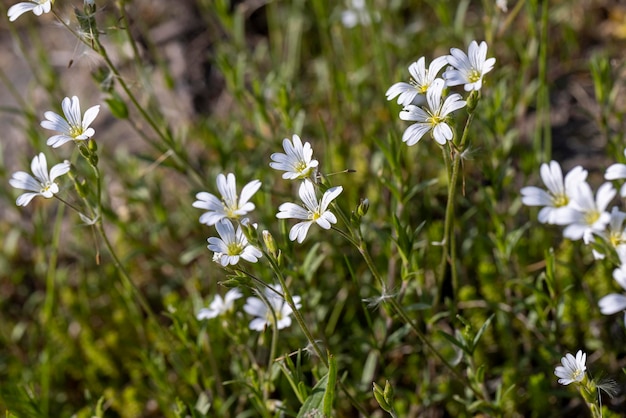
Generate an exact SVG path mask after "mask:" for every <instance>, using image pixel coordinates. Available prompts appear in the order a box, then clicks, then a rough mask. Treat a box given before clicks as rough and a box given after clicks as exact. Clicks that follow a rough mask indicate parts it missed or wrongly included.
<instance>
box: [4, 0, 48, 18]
mask: <svg viewBox="0 0 626 418" xmlns="http://www.w3.org/2000/svg"><path fill="white" fill-rule="evenodd" d="M51 7H52V1H51V0H34V1H25V2H21V3H17V4H15V5H13V6H11V7H10V8H9V11H8V12H7V16H9V21H10V22H14V21H15V20H16V19H17V18H18V17H20V16H21V15H23V14H24V13H26V12H30V11H32V12H33V13H34V14H35V16H41V14H42V13H48V12H50V9H51Z"/></svg>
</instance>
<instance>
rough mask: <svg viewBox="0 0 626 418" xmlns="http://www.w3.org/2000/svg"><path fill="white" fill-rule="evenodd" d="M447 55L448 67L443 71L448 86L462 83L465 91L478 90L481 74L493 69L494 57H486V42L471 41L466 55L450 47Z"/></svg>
mask: <svg viewBox="0 0 626 418" xmlns="http://www.w3.org/2000/svg"><path fill="white" fill-rule="evenodd" d="M450 54H451V55H448V64H450V65H451V66H452V67H454V68H449V69H447V70H446V71H445V72H444V73H443V78H444V80H446V83H447V85H448V86H458V85H460V84H464V89H465V91H472V90H480V88H481V87H482V83H483V76H484V75H485V74H487V73H488V72H489V71H491V70H492V69H493V66H494V64H495V63H496V59H495V58H489V59H487V43H486V42H485V41H483V42H481V43H480V46H479V45H478V43H477V42H476V41H472V42H471V43H470V45H469V48H468V55H469V56H468V55H466V54H465V52H463V51H461V50H460V49H458V48H451V49H450Z"/></svg>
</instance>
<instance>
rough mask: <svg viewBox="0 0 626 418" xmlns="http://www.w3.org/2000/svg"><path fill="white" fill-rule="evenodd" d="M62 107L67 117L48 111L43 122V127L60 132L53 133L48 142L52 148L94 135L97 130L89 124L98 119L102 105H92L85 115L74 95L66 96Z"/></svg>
mask: <svg viewBox="0 0 626 418" xmlns="http://www.w3.org/2000/svg"><path fill="white" fill-rule="evenodd" d="M61 108H62V109H63V114H64V115H65V117H63V116H61V115H58V114H56V113H54V112H46V113H44V116H45V118H46V120H44V121H42V122H41V127H42V128H44V129H48V130H51V131H57V132H60V134H58V135H53V136H51V137H50V138H48V141H47V142H46V144H47V145H50V146H51V147H52V148H58V147H60V146H61V145H63V144H65V143H66V142H70V141H84V140H86V139H89V138H91V137H92V136H94V134H95V133H96V131H95V130H94V129H93V128H90V127H89V125H91V123H92V122H93V121H94V119H96V116H98V112H99V111H100V106H99V105H96V106H92V107H90V108H89V109H87V111H86V112H85V116H84V117H83V115H82V114H81V113H80V102H79V101H78V97H76V96H73V97H72V98H71V99H70V98H69V97H66V98H65V99H63V101H62V102H61Z"/></svg>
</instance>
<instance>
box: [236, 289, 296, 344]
mask: <svg viewBox="0 0 626 418" xmlns="http://www.w3.org/2000/svg"><path fill="white" fill-rule="evenodd" d="M271 287H272V289H280V285H278V284H275V285H272V286H271ZM263 294H264V295H265V298H266V299H267V301H268V302H269V306H268V305H267V304H266V302H265V301H263V299H260V298H257V297H249V298H248V299H246V304H245V305H244V307H243V310H244V311H245V312H246V313H248V314H249V315H252V316H254V317H255V318H254V319H253V320H252V321H250V325H249V327H250V329H251V330H253V331H259V332H261V331H264V330H265V329H266V328H267V327H268V326H270V325H272V324H273V323H274V315H276V328H277V329H283V328H287V327H288V326H290V325H291V314H292V313H293V310H292V309H291V307H290V306H289V305H288V304H287V302H285V299H284V298H283V297H282V295H281V294H278V293H276V292H274V291H272V290H270V289H265V291H264V292H263ZM300 300H301V298H300V296H293V302H294V304H295V306H296V308H297V309H300V307H301V304H300Z"/></svg>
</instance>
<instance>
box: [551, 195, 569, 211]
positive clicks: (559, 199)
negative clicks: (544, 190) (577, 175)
mask: <svg viewBox="0 0 626 418" xmlns="http://www.w3.org/2000/svg"><path fill="white" fill-rule="evenodd" d="M552 202H553V203H554V207H557V208H560V207H563V206H567V204H568V203H569V199H568V198H567V196H565V195H564V194H560V195H555V196H552Z"/></svg>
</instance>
